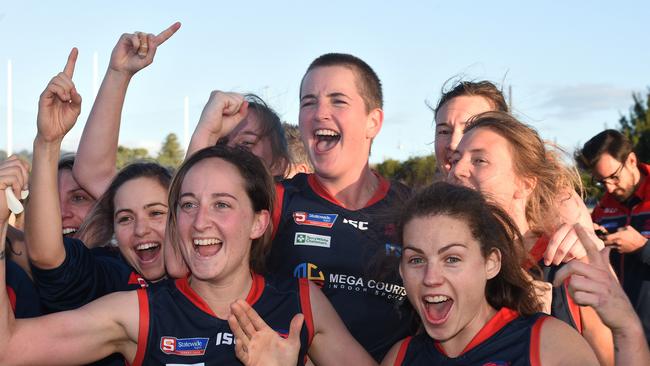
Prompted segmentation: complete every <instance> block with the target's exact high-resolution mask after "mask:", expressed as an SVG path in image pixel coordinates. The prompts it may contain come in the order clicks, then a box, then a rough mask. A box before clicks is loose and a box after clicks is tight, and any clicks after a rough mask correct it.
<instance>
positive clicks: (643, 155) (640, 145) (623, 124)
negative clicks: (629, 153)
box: [619, 88, 650, 162]
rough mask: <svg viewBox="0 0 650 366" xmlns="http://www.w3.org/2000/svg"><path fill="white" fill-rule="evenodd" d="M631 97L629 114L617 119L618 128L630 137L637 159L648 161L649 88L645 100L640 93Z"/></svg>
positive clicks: (649, 132)
mask: <svg viewBox="0 0 650 366" xmlns="http://www.w3.org/2000/svg"><path fill="white" fill-rule="evenodd" d="M632 99H633V100H634V103H633V104H632V107H630V111H629V114H628V115H627V116H621V118H620V119H619V124H620V128H619V130H620V131H621V132H622V133H623V134H625V135H626V136H627V137H628V138H629V139H630V141H631V142H632V144H633V145H634V150H635V151H636V153H637V157H638V158H639V160H640V161H644V162H646V161H650V88H649V89H648V95H647V96H646V97H645V100H644V98H643V96H642V95H641V94H640V93H634V94H632Z"/></svg>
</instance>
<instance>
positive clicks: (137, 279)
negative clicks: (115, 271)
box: [127, 272, 149, 288]
mask: <svg viewBox="0 0 650 366" xmlns="http://www.w3.org/2000/svg"><path fill="white" fill-rule="evenodd" d="M127 283H128V284H129V285H140V287H141V288H145V287H148V286H149V284H148V283H147V280H145V279H144V278H142V276H140V275H139V274H137V273H135V272H131V275H129V282H127Z"/></svg>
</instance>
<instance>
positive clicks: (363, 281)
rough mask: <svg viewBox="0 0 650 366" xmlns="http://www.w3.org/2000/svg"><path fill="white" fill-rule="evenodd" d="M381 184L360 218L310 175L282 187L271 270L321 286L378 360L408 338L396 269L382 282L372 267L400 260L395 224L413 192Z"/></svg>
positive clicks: (407, 320) (403, 293)
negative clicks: (384, 260) (390, 259)
mask: <svg viewBox="0 0 650 366" xmlns="http://www.w3.org/2000/svg"><path fill="white" fill-rule="evenodd" d="M378 178H379V180H380V185H379V187H378V189H377V190H376V193H375V195H374V197H373V198H372V199H371V200H370V201H369V202H368V204H367V205H366V207H364V208H362V209H360V210H356V211H351V210H347V209H345V208H343V207H342V206H341V204H340V203H339V202H338V201H337V200H336V198H334V197H332V196H331V195H329V194H328V193H327V191H326V190H325V189H324V188H323V187H322V186H321V185H320V184H319V182H318V181H317V180H316V176H315V175H313V174H311V175H307V174H298V175H296V176H295V177H294V178H293V179H290V180H285V181H283V182H282V183H279V184H278V185H277V186H276V187H277V192H276V193H277V201H276V209H275V211H274V218H273V223H274V228H275V229H276V230H275V232H274V240H273V246H272V249H271V254H270V260H269V268H270V270H271V271H272V272H274V273H279V274H281V275H289V276H291V275H293V276H295V277H300V278H307V279H309V280H311V281H313V282H315V283H316V284H318V285H319V286H321V288H322V290H323V293H324V294H325V296H327V298H328V299H329V300H330V302H331V303H332V305H333V306H334V308H335V309H336V311H337V312H338V314H339V316H340V317H341V319H342V320H343V322H344V323H345V325H346V326H347V327H348V329H349V330H350V333H351V334H352V336H354V337H355V338H356V339H357V341H359V343H360V344H361V345H362V346H363V347H364V348H365V349H366V350H367V351H368V352H369V353H370V354H371V355H372V356H373V357H374V358H375V359H377V360H380V359H381V358H382V357H383V356H384V355H385V353H386V352H388V350H389V349H390V347H391V346H392V345H393V344H395V342H397V341H398V340H400V339H402V338H404V337H405V336H407V335H409V334H410V332H409V327H410V324H411V318H410V316H407V315H405V314H401V313H400V311H398V310H397V307H398V306H397V305H398V304H399V303H400V302H401V301H404V300H405V296H406V291H405V289H404V287H403V286H402V283H401V280H400V279H399V275H398V274H397V268H395V270H394V273H389V274H387V275H386V274H384V276H378V273H373V272H380V271H379V270H375V269H373V268H370V267H371V266H372V265H374V264H377V263H381V261H378V260H377V258H381V257H382V256H384V257H385V256H386V255H388V256H393V257H398V256H399V255H400V252H401V249H400V246H399V245H398V242H397V240H396V233H395V224H394V222H393V220H392V219H391V217H392V216H393V215H394V210H393V208H394V207H395V206H396V205H400V204H401V203H402V202H403V201H404V200H405V199H406V198H408V196H409V195H410V190H409V189H408V188H406V186H404V185H402V184H395V183H391V182H389V181H387V180H386V179H384V178H381V177H379V176H378ZM395 267H396V266H395Z"/></svg>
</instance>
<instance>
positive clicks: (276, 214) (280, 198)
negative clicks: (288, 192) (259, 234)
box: [271, 183, 284, 241]
mask: <svg viewBox="0 0 650 366" xmlns="http://www.w3.org/2000/svg"><path fill="white" fill-rule="evenodd" d="M283 202H284V186H283V185H282V183H275V203H274V204H273V215H272V216H271V225H273V227H272V230H273V231H272V234H271V241H273V240H274V239H275V234H277V233H278V228H279V227H280V219H282V203H283Z"/></svg>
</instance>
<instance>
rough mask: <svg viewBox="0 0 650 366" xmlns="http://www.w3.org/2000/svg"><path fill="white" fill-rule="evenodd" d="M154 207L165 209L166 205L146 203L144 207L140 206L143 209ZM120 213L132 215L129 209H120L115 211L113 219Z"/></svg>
mask: <svg viewBox="0 0 650 366" xmlns="http://www.w3.org/2000/svg"><path fill="white" fill-rule="evenodd" d="M154 206H163V207H164V208H167V205H166V204H164V203H162V202H152V203H147V204H146V205H144V206H142V207H143V208H144V209H147V208H151V207H154ZM122 212H128V213H133V210H132V209H130V208H121V209H119V210H117V211H115V215H113V216H114V217H117V215H119V214H121V213H122Z"/></svg>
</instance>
